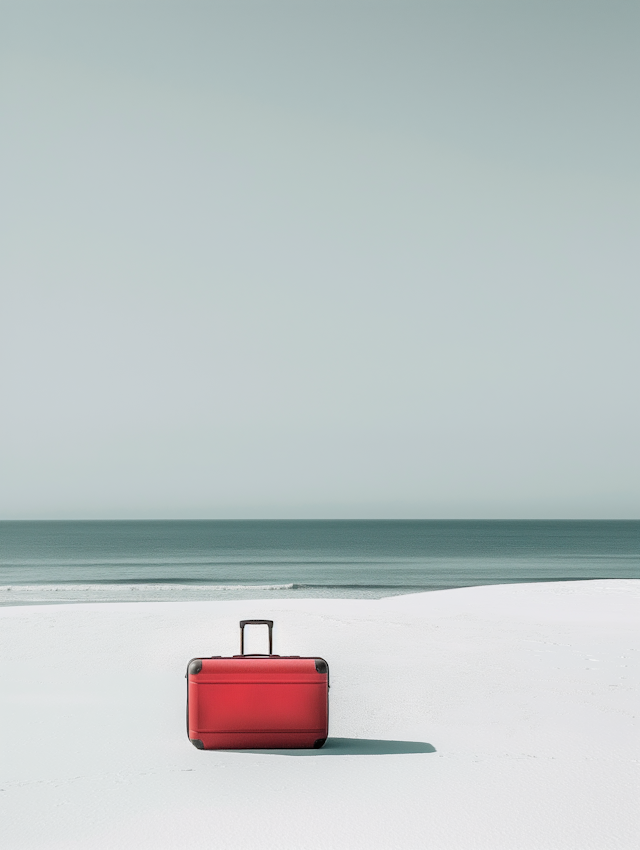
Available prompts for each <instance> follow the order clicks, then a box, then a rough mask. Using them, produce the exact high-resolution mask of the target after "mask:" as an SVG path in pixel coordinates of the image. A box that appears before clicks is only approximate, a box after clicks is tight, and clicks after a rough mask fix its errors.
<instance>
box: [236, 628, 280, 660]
mask: <svg viewBox="0 0 640 850" xmlns="http://www.w3.org/2000/svg"><path fill="white" fill-rule="evenodd" d="M245 626H269V655H273V620H240V655H244V627H245Z"/></svg>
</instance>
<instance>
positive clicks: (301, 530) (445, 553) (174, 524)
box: [0, 520, 640, 605]
mask: <svg viewBox="0 0 640 850" xmlns="http://www.w3.org/2000/svg"><path fill="white" fill-rule="evenodd" d="M597 578H640V522H638V521H429V520H424V521H422V520H406V521H402V520H386V521H374V520H372V521H355V520H354V521H323V520H318V521H129V522H106V521H105V522H0V605H17V604H23V605H24V604H34V603H47V602H87V601H104V602H107V601H109V602H110V601H123V600H126V601H134V600H135V601H141V600H142V601H144V600H146V601H151V600H167V601H168V600H188V599H194V600H195V599H201V600H204V599H243V598H247V599H248V598H265V597H266V598H277V597H299V598H303V597H322V596H324V597H358V598H380V597H383V596H391V595H395V594H403V593H416V592H421V591H427V590H436V589H444V588H454V587H464V586H470V585H481V584H504V583H511V582H532V581H566V580H572V579H597Z"/></svg>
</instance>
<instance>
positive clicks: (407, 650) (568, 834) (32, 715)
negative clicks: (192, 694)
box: [0, 579, 640, 850]
mask: <svg viewBox="0 0 640 850" xmlns="http://www.w3.org/2000/svg"><path fill="white" fill-rule="evenodd" d="M244 618H270V619H273V620H274V621H275V628H274V651H275V652H276V653H279V654H281V655H289V654H291V655H302V656H305V655H311V656H321V657H323V658H326V659H327V661H328V662H329V665H330V675H331V692H330V719H329V724H330V725H329V736H330V737H329V740H328V742H327V744H326V746H325V748H324V749H322V750H317V751H315V750H314V751H279V752H278V751H271V752H259V751H251V752H249V751H245V752H242V751H235V752H230V751H218V752H213V751H211V752H201V751H199V750H196V749H195V748H194V747H193V746H192V745H191V744H190V743H189V742H188V740H187V737H186V731H185V697H186V686H185V679H184V674H185V669H186V665H187V662H188V660H189V659H190V658H192V657H198V656H209V655H214V654H215V655H233V654H237V653H238V651H239V630H238V621H239V620H240V619H244ZM639 622H640V580H632V579H621V580H615V579H607V580H603V581H575V582H549V583H536V584H518V585H494V586H484V587H470V588H462V589H455V590H443V591H434V592H429V593H418V594H411V595H402V596H394V597H390V598H384V599H378V600H369V599H367V600H359V599H358V600H354V599H306V600H300V599H275V600H273V599H272V600H268V601H260V600H244V601H243V600H233V601H228V602H223V601H207V602H131V603H124V602H123V603H104V604H75V605H69V604H64V605H55V604H52V605H29V606H15V607H5V608H0V634H1V639H0V668H1V679H2V683H3V686H2V690H1V695H0V738H1V739H2V742H1V753H2V758H1V760H0V811H1V823H2V835H3V846H5V847H10V848H14V847H15V848H76V847H77V848H79V847H83V848H85V847H92V848H147V847H148V848H152V847H153V848H179V847H184V848H187V847H189V848H204V847H212V846H216V847H218V846H219V847H225V848H234V849H235V848H255V847H258V846H260V847H263V848H335V847H340V848H341V847H345V848H360V847H362V848H395V847H397V848H422V847H429V848H447V850H448V849H449V848H460V850H463V848H464V850H467V848H469V850H471V848H511V850H513V848H527V850H528V848H531V850H533V848H557V849H558V850H563V848H576V850H578V848H580V850H583V849H584V848H609V847H611V848H635V847H637V846H638V843H639V841H640V807H639V806H638V799H639V798H640V776H639V766H640V729H639V721H638V698H639V696H640V694H639V693H638V691H639V690H640V688H639V684H640V676H639V666H640V629H639V628H638V623H639Z"/></svg>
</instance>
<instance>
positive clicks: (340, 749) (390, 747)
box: [236, 738, 436, 756]
mask: <svg viewBox="0 0 640 850" xmlns="http://www.w3.org/2000/svg"><path fill="white" fill-rule="evenodd" d="M236 752H238V753H257V754H260V753H263V754H268V755H274V756H397V755H404V754H406V753H435V752H436V748H435V747H434V746H433V744H427V743H425V742H423V741H382V740H377V739H375V738H327V743H326V744H325V745H324V747H322V748H321V749H319V750H236Z"/></svg>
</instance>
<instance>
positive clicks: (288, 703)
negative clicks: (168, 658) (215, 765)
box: [187, 620, 329, 750]
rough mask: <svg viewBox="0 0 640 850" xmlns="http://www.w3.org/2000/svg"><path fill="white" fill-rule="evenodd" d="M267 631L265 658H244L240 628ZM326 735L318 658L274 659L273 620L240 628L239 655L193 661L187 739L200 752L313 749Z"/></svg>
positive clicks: (322, 667)
mask: <svg viewBox="0 0 640 850" xmlns="http://www.w3.org/2000/svg"><path fill="white" fill-rule="evenodd" d="M248 624H251V625H254V624H256V625H266V626H268V627H269V655H245V654H244V627H245V626H246V625H248ZM328 729H329V666H328V664H327V662H326V661H325V660H324V659H323V658H300V657H298V656H296V655H291V656H283V657H281V656H280V655H273V620H242V621H241V622H240V655H234V656H233V658H222V657H221V656H213V657H212V658H192V659H191V661H190V662H189V665H188V667H187V734H188V736H189V740H190V741H191V743H192V744H193V745H194V747H197V748H198V749H199V750H246V749H302V748H306V749H310V748H312V747H315V748H316V749H317V748H319V747H321V746H322V745H323V744H324V742H325V741H326V740H327V734H328Z"/></svg>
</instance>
